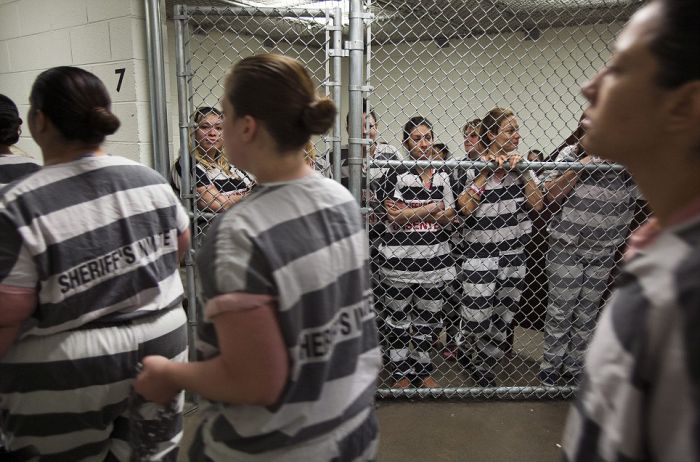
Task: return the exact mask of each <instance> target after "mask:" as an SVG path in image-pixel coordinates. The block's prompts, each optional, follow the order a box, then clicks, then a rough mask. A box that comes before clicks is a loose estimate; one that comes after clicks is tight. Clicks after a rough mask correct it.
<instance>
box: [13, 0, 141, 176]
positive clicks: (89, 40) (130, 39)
mask: <svg viewBox="0 0 700 462" xmlns="http://www.w3.org/2000/svg"><path fill="white" fill-rule="evenodd" d="M62 65H72V66H79V67H82V68H84V69H86V70H88V71H90V72H93V73H95V74H96V75H97V76H98V77H100V79H102V81H103V82H104V83H105V85H106V86H107V89H108V90H109V92H110V95H111V97H112V101H113V108H112V109H113V111H114V113H115V114H116V115H117V116H118V117H119V119H120V120H121V123H122V125H121V127H120V129H119V130H118V131H117V132H116V133H115V134H114V135H112V136H110V137H108V139H107V143H106V148H107V149H108V150H109V152H111V153H113V154H118V155H123V156H125V157H129V158H131V159H134V160H136V161H139V162H142V163H144V164H147V165H150V164H151V139H150V112H149V109H148V97H149V96H148V75H147V68H146V46H145V20H144V2H143V0H61V1H56V0H0V92H1V93H3V94H5V95H7V96H9V97H10V98H12V99H13V100H14V101H15V103H17V105H18V106H19V109H20V113H21V114H22V117H23V119H25V124H24V125H23V129H24V131H23V133H22V137H21V139H20V141H19V143H18V145H17V147H18V148H19V149H20V150H21V151H24V152H25V153H26V154H28V155H30V156H32V157H35V158H37V159H41V153H40V151H39V148H38V146H37V145H36V144H35V143H34V142H33V141H32V140H31V137H30V136H29V129H28V128H27V126H26V113H27V109H28V98H29V92H30V89H31V85H32V83H33V81H34V79H35V78H36V76H37V75H38V74H39V73H41V72H42V71H44V70H46V69H48V68H50V67H54V66H62ZM119 69H124V70H125V71H124V77H123V80H122V82H121V87H120V88H119V90H118V91H117V85H118V83H119V78H120V74H118V73H115V71H116V70H119Z"/></svg>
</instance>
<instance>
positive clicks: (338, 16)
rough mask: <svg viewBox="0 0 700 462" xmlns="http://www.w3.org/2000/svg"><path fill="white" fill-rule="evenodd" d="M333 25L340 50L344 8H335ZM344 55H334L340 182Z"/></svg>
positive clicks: (335, 152)
mask: <svg viewBox="0 0 700 462" xmlns="http://www.w3.org/2000/svg"><path fill="white" fill-rule="evenodd" d="M333 25H334V26H335V29H334V30H333V49H334V50H340V49H341V48H342V47H343V10H341V9H340V8H336V9H335V13H334V14H333ZM342 59H343V58H342V56H333V82H334V83H335V85H334V86H333V101H334V102H335V106H336V108H338V112H337V113H336V115H335V123H334V124H333V157H332V166H333V179H335V181H338V182H340V162H341V160H340V149H341V148H340V138H341V136H342V133H341V130H342V128H341V117H342V113H343V106H342V97H341V88H340V82H341V80H342V75H343V70H342V61H341V60H342Z"/></svg>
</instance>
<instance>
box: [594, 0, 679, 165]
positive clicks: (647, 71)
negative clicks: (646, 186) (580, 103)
mask: <svg viewBox="0 0 700 462" xmlns="http://www.w3.org/2000/svg"><path fill="white" fill-rule="evenodd" d="M662 14H663V12H662V6H661V5H660V4H659V2H653V3H650V4H649V5H647V6H645V7H643V8H642V9H640V10H639V11H638V12H637V13H635V14H634V16H632V19H631V20H630V22H629V23H628V24H627V25H626V26H625V28H624V29H623V30H622V32H621V33H620V35H619V36H618V39H617V41H616V42H615V46H614V49H613V53H612V56H611V57H610V60H609V61H608V63H607V64H606V65H605V67H603V68H602V69H601V70H599V71H598V73H597V74H596V75H595V76H594V77H593V79H592V80H591V81H590V82H588V83H586V84H585V85H584V86H583V88H582V93H583V96H585V97H586V99H587V100H588V102H589V105H588V107H587V108H586V110H585V111H584V117H583V119H582V121H581V125H582V126H583V127H584V128H585V130H586V136H585V137H583V140H582V144H583V146H584V147H585V148H586V151H588V152H590V153H593V154H595V155H598V156H601V157H604V158H606V159H610V160H613V161H617V162H621V163H623V164H628V160H630V159H632V160H633V159H634V158H635V157H638V156H640V155H644V154H645V153H646V155H647V156H652V155H654V151H655V150H656V149H657V148H658V147H660V146H659V144H660V143H662V142H663V137H659V130H658V127H660V126H663V125H664V123H663V120H662V119H663V118H664V116H663V115H662V113H661V111H659V108H661V107H663V106H664V101H665V97H666V96H667V94H668V93H667V91H666V90H664V89H663V88H661V87H660V86H659V85H658V84H657V82H656V77H657V75H658V69H659V64H658V61H657V59H656V57H655V56H654V55H653V54H652V52H651V49H650V47H649V45H650V41H651V39H653V38H654V36H655V33H656V31H657V30H658V28H659V25H660V22H661V18H662Z"/></svg>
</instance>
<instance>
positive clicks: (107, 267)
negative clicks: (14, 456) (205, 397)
mask: <svg viewBox="0 0 700 462" xmlns="http://www.w3.org/2000/svg"><path fill="white" fill-rule="evenodd" d="M188 225H189V223H188V219H187V214H186V213H185V211H184V209H183V208H182V206H181V205H180V203H179V201H178V199H177V197H176V196H175V194H173V192H172V190H171V189H170V187H169V186H168V183H167V182H166V181H165V180H164V179H163V178H162V177H161V176H160V175H158V174H157V173H156V172H154V171H153V170H151V169H149V168H146V167H144V166H141V165H139V164H137V163H135V162H132V161H130V160H127V159H124V158H121V157H111V156H95V157H92V156H88V157H83V158H80V159H78V160H75V161H72V162H68V163H63V164H58V165H52V166H46V167H44V168H42V169H41V170H40V171H39V172H37V173H35V174H33V175H31V176H29V177H27V178H25V179H23V180H20V181H18V182H15V183H13V184H11V185H10V186H8V187H6V188H5V189H4V190H3V194H2V196H1V197H0V236H1V237H0V284H3V285H8V286H14V287H23V288H36V290H37V295H38V304H37V306H36V309H35V311H34V313H33V314H32V315H31V317H30V318H29V319H27V321H26V322H25V323H24V326H23V329H22V332H21V334H20V337H19V339H18V340H17V342H16V343H15V344H14V345H13V346H12V347H11V348H10V350H9V351H8V353H7V354H6V355H5V356H4V357H2V358H0V425H1V426H2V431H3V433H4V436H5V438H6V444H7V448H8V449H9V450H10V451H21V452H24V453H25V454H29V453H32V452H38V453H39V454H41V460H42V461H53V460H56V461H82V460H85V461H102V460H124V461H126V460H129V457H130V455H131V450H130V447H129V442H130V441H133V440H138V441H141V442H142V445H140V446H139V447H137V448H135V450H137V451H138V452H137V453H136V457H137V458H139V460H146V459H149V460H157V459H161V458H162V459H166V460H175V458H176V456H177V444H178V442H179V440H180V438H181V434H182V431H181V427H182V425H181V423H182V422H181V417H180V411H181V409H182V397H180V399H179V400H178V402H177V403H175V404H174V405H173V406H174V409H171V412H170V414H171V418H170V419H160V418H159V413H160V412H161V411H162V409H160V407H159V406H156V405H155V404H153V403H146V402H141V401H140V400H139V399H137V398H135V397H134V396H133V393H131V384H132V381H133V379H134V377H135V375H136V370H135V368H136V365H137V363H138V362H139V361H140V359H141V358H142V357H143V356H144V355H149V354H158V355H163V356H167V357H169V358H172V359H174V360H182V361H184V360H186V357H187V342H186V340H187V339H186V318H185V313H184V311H183V309H182V307H181V300H182V297H183V289H182V283H181V282H180V277H179V275H178V272H177V269H178V258H177V242H178V235H179V234H180V233H182V232H184V231H185V230H186V229H187V227H188ZM160 417H162V415H161V416H160ZM156 418H158V420H149V419H156ZM134 422H139V424H140V425H141V427H142V428H144V432H146V431H147V432H149V433H155V438H154V439H150V440H149V438H148V437H147V436H144V434H131V435H130V433H129V428H130V425H133V423H134ZM149 454H150V455H149ZM20 460H21V459H20Z"/></svg>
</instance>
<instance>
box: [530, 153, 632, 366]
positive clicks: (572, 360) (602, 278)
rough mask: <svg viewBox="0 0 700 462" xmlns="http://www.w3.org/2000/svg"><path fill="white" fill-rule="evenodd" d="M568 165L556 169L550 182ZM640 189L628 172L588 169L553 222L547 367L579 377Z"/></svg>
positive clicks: (569, 156)
mask: <svg viewBox="0 0 700 462" xmlns="http://www.w3.org/2000/svg"><path fill="white" fill-rule="evenodd" d="M576 152H577V147H576V146H569V147H567V148H564V149H563V150H562V151H561V153H560V154H559V155H558V156H557V159H556V160H557V162H575V161H577V160H578V159H580V158H582V157H584V156H585V153H584V154H583V155H577V154H576ZM561 174H563V170H555V171H552V172H550V173H549V174H548V175H547V176H546V178H545V181H549V180H552V179H555V178H557V177H558V176H560V175H561ZM637 195H638V193H637V188H636V186H635V185H634V183H633V181H632V179H631V177H630V175H629V174H628V173H627V172H622V173H620V172H612V171H609V172H603V171H587V172H582V173H581V174H580V177H579V179H578V182H577V183H576V186H574V188H573V190H572V191H571V192H570V193H569V194H568V195H567V197H566V198H565V199H564V200H563V202H562V204H561V209H560V211H559V212H558V213H557V214H556V215H555V216H554V217H553V218H552V221H551V222H550V225H549V233H550V238H549V245H550V248H549V252H548V254H547V266H546V270H547V276H548V278H549V304H548V307H547V317H546V320H545V336H544V356H543V360H542V364H541V369H542V371H543V372H545V373H548V374H552V375H553V376H554V377H556V376H557V375H559V374H560V373H563V374H566V375H567V376H570V377H573V378H576V376H577V375H578V374H579V373H580V371H581V367H582V360H583V354H584V352H585V350H586V346H587V345H588V342H589V340H590V337H591V335H592V334H593V330H594V328H595V324H596V320H597V317H598V311H599V309H600V302H601V298H602V296H603V293H604V292H605V289H606V285H607V282H608V279H609V277H610V272H611V271H612V269H613V267H614V265H615V254H616V252H617V249H618V247H619V246H620V244H622V243H623V242H624V240H625V238H626V237H627V234H628V232H629V227H630V223H631V222H632V218H633V215H634V203H635V200H636V198H637Z"/></svg>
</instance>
